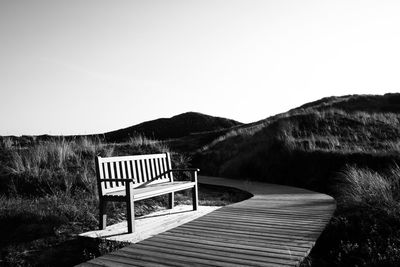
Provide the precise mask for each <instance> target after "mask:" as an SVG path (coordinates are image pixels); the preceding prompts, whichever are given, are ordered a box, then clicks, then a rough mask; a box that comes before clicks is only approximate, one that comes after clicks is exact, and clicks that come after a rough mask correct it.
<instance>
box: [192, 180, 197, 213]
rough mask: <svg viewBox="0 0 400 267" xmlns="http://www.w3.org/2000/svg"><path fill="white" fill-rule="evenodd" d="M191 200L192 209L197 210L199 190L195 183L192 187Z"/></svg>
mask: <svg viewBox="0 0 400 267" xmlns="http://www.w3.org/2000/svg"><path fill="white" fill-rule="evenodd" d="M192 202H193V210H197V208H198V206H199V191H198V190H197V185H195V186H194V187H193V188H192Z"/></svg>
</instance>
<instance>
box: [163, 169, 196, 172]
mask: <svg viewBox="0 0 400 267" xmlns="http://www.w3.org/2000/svg"><path fill="white" fill-rule="evenodd" d="M170 171H171V172H199V171H200V169H196V168H186V169H172V170H170Z"/></svg>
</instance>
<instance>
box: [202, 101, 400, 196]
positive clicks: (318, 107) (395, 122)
mask: <svg viewBox="0 0 400 267" xmlns="http://www.w3.org/2000/svg"><path fill="white" fill-rule="evenodd" d="M399 126H400V94H386V95H384V96H372V95H360V96H359V95H353V96H343V97H330V98H324V99H321V100H318V101H315V102H312V103H309V104H306V105H303V106H301V107H299V108H296V109H293V110H290V111H289V112H287V113H282V114H278V115H276V116H273V117H270V118H267V119H266V120H263V121H259V122H256V123H253V124H250V125H242V126H240V127H237V128H235V129H233V130H232V131H230V132H228V133H227V134H225V135H224V136H223V137H220V138H219V139H217V140H214V141H213V142H211V143H210V144H209V145H208V146H205V147H204V148H203V149H202V150H199V151H197V153H196V154H195V155H194V160H195V162H196V163H195V165H196V166H199V167H200V168H201V169H202V170H203V172H205V173H208V174H212V175H219V176H226V177H233V178H249V179H257V180H263V181H268V182H275V183H282V184H291V185H296V186H301V187H307V188H311V189H314V190H319V191H324V192H330V191H331V189H332V188H331V186H334V185H335V178H336V176H337V173H338V172H340V171H341V170H342V169H344V168H345V166H346V165H349V164H350V165H351V164H356V165H358V166H360V167H369V168H372V169H376V170H379V169H382V168H385V167H388V166H389V165H392V164H393V163H396V162H400V154H399V152H400V127H399Z"/></svg>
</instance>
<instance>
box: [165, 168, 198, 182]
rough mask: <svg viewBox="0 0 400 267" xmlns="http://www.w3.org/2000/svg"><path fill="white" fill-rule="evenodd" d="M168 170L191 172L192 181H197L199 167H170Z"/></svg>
mask: <svg viewBox="0 0 400 267" xmlns="http://www.w3.org/2000/svg"><path fill="white" fill-rule="evenodd" d="M169 171H170V172H192V173H193V175H192V177H191V178H192V179H191V180H192V182H196V183H197V172H199V171H200V169H196V168H186V169H172V170H169Z"/></svg>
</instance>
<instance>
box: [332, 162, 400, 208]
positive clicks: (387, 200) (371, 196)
mask: <svg viewBox="0 0 400 267" xmlns="http://www.w3.org/2000/svg"><path fill="white" fill-rule="evenodd" d="M341 178H342V181H343V184H341V186H340V189H339V194H338V197H339V198H340V200H341V201H344V202H350V203H353V204H363V205H378V206H380V205H387V206H391V205H394V203H395V202H396V201H397V200H398V199H397V197H398V195H399V190H400V187H399V180H400V168H399V167H398V166H397V165H395V166H394V167H392V168H390V169H389V170H388V171H386V173H383V174H382V173H378V172H376V171H372V170H370V169H368V168H363V169H360V168H357V167H355V166H347V167H346V169H345V170H344V171H343V173H342V175H341Z"/></svg>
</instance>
